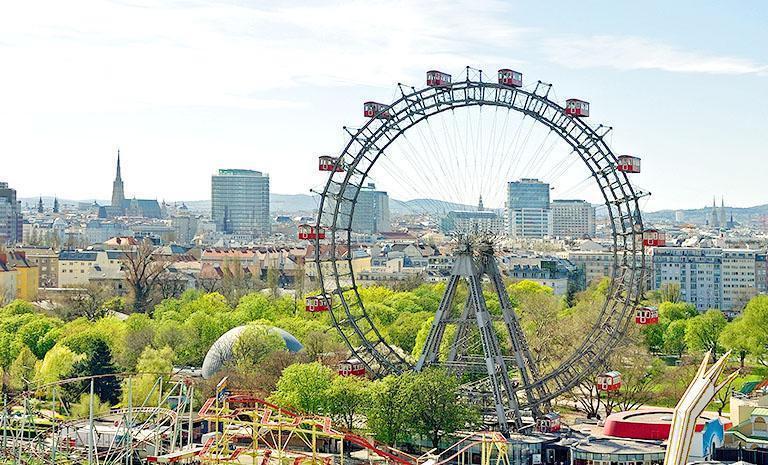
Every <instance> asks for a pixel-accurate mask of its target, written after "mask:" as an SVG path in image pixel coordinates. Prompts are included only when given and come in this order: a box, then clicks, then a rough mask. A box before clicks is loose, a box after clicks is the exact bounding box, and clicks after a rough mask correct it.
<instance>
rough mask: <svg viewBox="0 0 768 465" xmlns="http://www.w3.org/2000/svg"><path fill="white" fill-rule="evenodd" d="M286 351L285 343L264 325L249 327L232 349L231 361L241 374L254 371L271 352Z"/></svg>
mask: <svg viewBox="0 0 768 465" xmlns="http://www.w3.org/2000/svg"><path fill="white" fill-rule="evenodd" d="M278 350H286V347H285V341H283V338H282V337H280V335H279V334H277V333H276V332H275V331H273V330H271V329H270V328H269V327H267V326H264V325H249V326H248V327H246V328H245V330H243V332H242V333H241V334H240V337H239V338H238V339H237V341H236V342H235V344H234V346H233V347H232V361H233V362H234V365H235V367H236V368H237V369H238V370H239V371H241V372H246V373H247V372H252V371H255V370H256V368H257V367H258V366H259V364H260V363H261V361H262V360H264V358H265V357H266V356H267V355H269V354H271V353H272V352H275V351H278Z"/></svg>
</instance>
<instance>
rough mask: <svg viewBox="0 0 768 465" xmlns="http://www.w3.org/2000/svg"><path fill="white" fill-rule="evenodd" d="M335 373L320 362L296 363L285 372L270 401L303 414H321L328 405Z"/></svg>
mask: <svg viewBox="0 0 768 465" xmlns="http://www.w3.org/2000/svg"><path fill="white" fill-rule="evenodd" d="M333 376H334V373H333V371H331V369H330V368H328V367H326V366H323V365H321V364H320V363H318V362H312V363H296V364H294V365H291V366H289V367H288V368H286V369H285V370H283V374H282V376H280V380H279V381H278V382H277V390H276V391H275V392H274V393H272V395H271V396H270V399H271V400H272V401H274V402H275V403H277V404H278V405H282V406H285V407H289V408H293V409H296V410H298V411H300V412H302V413H309V414H315V415H316V414H321V413H323V412H324V410H325V408H326V407H327V405H328V390H329V389H330V387H331V382H332V381H333Z"/></svg>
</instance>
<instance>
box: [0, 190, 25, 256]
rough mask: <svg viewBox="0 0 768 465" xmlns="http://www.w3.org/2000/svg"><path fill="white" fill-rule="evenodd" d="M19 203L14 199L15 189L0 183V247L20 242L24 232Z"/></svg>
mask: <svg viewBox="0 0 768 465" xmlns="http://www.w3.org/2000/svg"><path fill="white" fill-rule="evenodd" d="M23 223H24V221H23V218H22V216H21V202H20V201H19V200H17V199H16V189H11V188H10V187H8V183H7V182H0V245H16V244H17V243H19V242H21V240H22V236H23V230H24V225H23Z"/></svg>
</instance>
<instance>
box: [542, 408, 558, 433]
mask: <svg viewBox="0 0 768 465" xmlns="http://www.w3.org/2000/svg"><path fill="white" fill-rule="evenodd" d="M561 427H562V423H561V422H560V414H559V413H556V412H550V413H548V414H546V415H544V416H543V417H541V418H538V419H537V420H536V431H538V432H540V433H557V432H558V431H560V428H561Z"/></svg>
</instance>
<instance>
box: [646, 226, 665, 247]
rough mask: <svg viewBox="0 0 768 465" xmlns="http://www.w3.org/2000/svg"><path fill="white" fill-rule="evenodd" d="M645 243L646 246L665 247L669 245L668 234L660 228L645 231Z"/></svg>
mask: <svg viewBox="0 0 768 465" xmlns="http://www.w3.org/2000/svg"><path fill="white" fill-rule="evenodd" d="M643 245H644V246H646V247H664V246H665V245H667V235H666V234H664V232H663V231H659V230H658V229H646V230H645V231H643Z"/></svg>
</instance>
